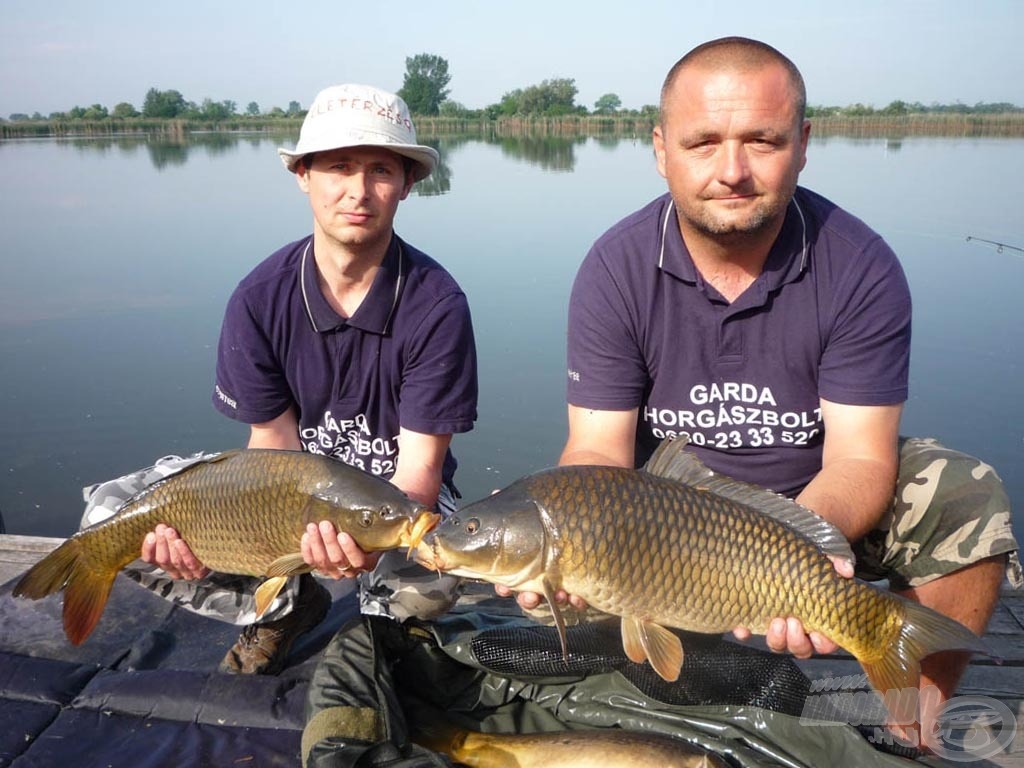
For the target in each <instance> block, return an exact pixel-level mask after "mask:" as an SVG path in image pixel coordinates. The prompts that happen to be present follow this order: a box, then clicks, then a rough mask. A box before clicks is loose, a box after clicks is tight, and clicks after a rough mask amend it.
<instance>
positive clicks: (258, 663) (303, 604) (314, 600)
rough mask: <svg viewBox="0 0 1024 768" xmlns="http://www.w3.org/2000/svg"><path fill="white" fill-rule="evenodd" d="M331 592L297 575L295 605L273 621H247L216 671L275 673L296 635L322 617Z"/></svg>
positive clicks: (326, 609) (313, 625) (238, 673)
mask: <svg viewBox="0 0 1024 768" xmlns="http://www.w3.org/2000/svg"><path fill="white" fill-rule="evenodd" d="M330 607H331V593H330V592H328V591H327V590H326V589H324V587H322V586H320V585H319V584H318V583H317V581H316V579H314V578H313V577H312V576H311V575H310V574H308V573H306V574H303V575H302V576H301V577H300V579H299V596H298V599H297V600H296V602H295V607H294V608H293V609H292V610H291V612H289V613H288V614H287V615H285V616H283V617H282V618H280V619H277V620H275V621H268V622H264V623H262V624H250V625H249V626H247V627H246V628H245V629H243V630H242V634H240V635H239V636H238V640H237V641H236V642H235V644H234V645H233V646H231V648H230V649H229V650H228V652H227V655H225V656H224V660H223V661H221V663H220V667H219V669H220V671H221V672H226V673H228V674H234V675H276V674H278V673H279V672H280V671H281V670H282V669H284V666H285V661H287V659H288V651H289V650H290V649H291V647H292V643H294V642H295V639H296V638H297V637H299V636H300V635H302V634H304V633H306V632H308V631H309V630H311V629H313V627H315V626H317V625H318V624H319V623H320V622H321V621H323V620H324V616H326V615H327V611H328V609H330Z"/></svg>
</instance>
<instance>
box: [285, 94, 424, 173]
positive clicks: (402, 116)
mask: <svg viewBox="0 0 1024 768" xmlns="http://www.w3.org/2000/svg"><path fill="white" fill-rule="evenodd" d="M343 147H383V148H384V149H389V150H391V151H392V152H395V153H396V154H399V155H403V156H404V157H408V158H409V159H411V160H413V161H415V163H416V165H415V166H414V168H413V178H414V179H415V180H416V181H420V180H421V179H425V178H427V176H429V175H430V173H431V171H433V170H434V166H435V165H436V164H437V161H438V154H437V150H435V149H434V148H433V147H425V146H423V145H422V144H417V143H416V129H415V128H414V127H413V124H412V119H411V118H410V117H409V107H408V106H406V103H405V102H404V101H403V100H402V98H401V97H400V96H397V95H395V94H393V93H388V92H387V91H382V90H380V89H379V88H373V87H372V86H369V85H354V84H345V85H334V86H331V87H330V88H325V89H324V90H322V91H320V93H318V94H317V95H316V99H314V100H313V105H312V106H311V107H310V108H309V112H307V113H306V119H305V120H303V121H302V130H301V131H300V132H299V143H298V145H297V146H296V147H295V151H292V150H288V149H284V148H280V149H278V150H277V154H278V155H280V156H281V160H282V161H283V162H284V165H285V167H286V168H287V169H288V170H289V171H291V172H292V173H295V168H296V167H297V166H298V164H299V160H301V159H302V158H303V157H304V156H305V155H308V154H310V153H313V152H326V151H328V150H331V149H341V148H343Z"/></svg>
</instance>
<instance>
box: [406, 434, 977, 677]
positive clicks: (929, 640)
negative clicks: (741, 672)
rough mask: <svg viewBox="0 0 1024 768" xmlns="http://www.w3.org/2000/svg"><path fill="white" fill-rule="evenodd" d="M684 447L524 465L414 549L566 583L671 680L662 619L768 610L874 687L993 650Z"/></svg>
mask: <svg viewBox="0 0 1024 768" xmlns="http://www.w3.org/2000/svg"><path fill="white" fill-rule="evenodd" d="M684 446H685V441H683V440H676V441H675V442H665V443H663V444H662V445H661V446H660V447H659V448H658V450H657V451H655V453H654V455H653V456H652V457H651V460H650V461H649V462H648V464H647V465H646V467H645V469H644V470H634V469H625V468H621V467H599V466H565V467H556V468H553V469H547V470H543V471H541V472H537V473H535V474H533V475H528V476H527V477H524V478H522V479H520V480H518V481H516V482H515V483H513V484H512V485H510V486H509V487H508V488H505V489H503V490H501V491H499V492H498V493H496V494H493V495H491V496H488V497H487V498H485V499H481V500H480V501H477V502H475V503H473V504H470V505H467V506H466V507H464V508H463V509H461V510H460V511H459V513H458V514H457V515H455V516H453V517H451V518H449V519H448V520H447V521H445V522H444V523H443V524H442V525H441V526H439V527H438V529H437V530H436V531H435V532H433V533H432V534H430V535H429V536H428V537H427V538H426V539H425V540H424V541H423V542H422V543H421V545H420V546H419V548H418V549H417V551H416V557H417V559H418V560H419V561H420V562H422V563H423V564H425V565H427V566H430V567H434V568H437V569H439V570H444V571H449V572H451V573H454V574H457V575H460V576H464V577H469V578H478V579H483V580H486V581H491V582H494V583H496V584H501V585H504V586H506V587H509V588H511V589H513V590H519V591H534V592H540V593H542V594H544V595H545V597H547V599H548V600H549V602H552V604H553V603H554V595H555V594H556V592H557V591H558V590H565V591H566V592H568V593H569V594H571V595H576V596H578V597H581V598H583V599H584V600H585V601H586V602H587V603H588V604H590V605H591V606H593V607H594V608H597V609H598V610H601V611H604V612H606V613H609V614H612V615H615V616H620V617H621V618H622V633H623V643H624V646H625V650H626V654H627V656H629V658H630V659H632V660H634V661H644V660H647V661H649V662H650V663H651V665H652V666H653V667H654V669H655V671H657V672H658V674H659V675H661V676H662V677H664V678H665V679H666V680H674V679H676V677H677V676H678V674H679V669H680V668H681V665H682V653H683V651H682V647H681V645H680V643H679V639H678V637H677V636H675V635H674V634H672V633H671V632H669V631H668V630H667V629H665V628H666V627H673V628H676V629H683V630H688V631H691V632H704V633H721V632H726V631H729V630H731V629H734V628H735V627H739V626H743V627H747V628H749V629H750V630H751V631H752V632H755V633H760V634H763V633H765V632H766V631H767V629H768V626H769V624H770V623H771V621H772V620H773V619H774V618H776V617H795V618H797V619H799V620H800V621H801V622H802V623H803V626H804V628H805V629H806V630H808V631H815V630H816V631H819V632H821V633H822V634H824V635H825V636H827V637H829V638H831V639H832V640H833V641H835V642H836V643H838V644H839V645H840V646H842V647H844V648H845V649H846V650H847V651H849V652H850V653H852V654H853V655H854V656H855V657H856V658H857V660H858V661H860V663H861V665H862V666H863V667H864V670H865V672H866V673H867V676H868V679H869V681H870V682H871V684H872V685H873V686H874V687H875V688H876V689H877V690H880V691H888V690H890V689H892V688H900V689H904V688H909V687H914V688H916V687H917V685H918V681H919V678H920V659H921V658H923V657H925V656H928V655H930V654H932V653H936V652H938V651H943V650H952V649H963V650H971V651H979V652H983V653H985V652H987V649H986V647H985V645H984V644H983V643H982V642H981V640H980V639H979V638H978V637H977V636H976V635H974V634H973V633H971V632H970V631H969V630H968V629H967V628H966V627H964V626H963V625H961V624H959V623H957V622H956V621H953V620H952V619H950V618H948V617H946V616H943V615H941V614H939V613H936V612H935V611H932V610H930V609H928V608H925V607H923V606H921V605H919V604H917V603H914V602H911V601H909V600H906V599H904V598H902V597H899V596H897V595H895V594H893V593H891V592H888V591H884V590H881V589H879V588H877V587H875V586H873V585H870V584H868V583H866V582H862V581H859V580H856V579H847V578H843V577H842V576H840V575H839V574H838V573H837V572H836V569H835V567H834V566H833V564H832V562H831V560H830V559H829V556H833V557H846V558H852V553H851V552H850V550H849V545H848V543H847V542H846V541H845V539H843V537H842V534H841V533H839V531H838V530H836V529H835V528H834V527H833V526H831V525H829V524H828V523H826V522H825V521H823V520H822V519H821V518H819V517H818V516H816V515H814V513H812V512H810V511H809V510H806V509H804V508H803V507H800V506H799V505H798V504H796V503H795V502H793V501H791V500H789V499H785V498H783V497H781V496H778V495H777V494H774V493H772V492H770V491H767V490H765V489H763V488H757V487H755V486H751V485H748V484H745V483H740V482H737V481H734V480H731V479H729V478H726V477H723V476H721V475H716V474H715V473H713V472H711V471H710V470H708V469H707V468H706V467H704V466H703V465H702V464H701V463H700V461H699V460H698V459H697V458H696V456H694V455H693V454H692V453H689V452H687V451H685V450H684ZM553 610H554V613H555V618H556V621H557V622H558V628H559V632H560V637H561V638H562V644H563V653H565V654H567V650H566V648H565V627H564V622H563V621H562V620H561V616H560V614H559V612H558V610H557V609H556V608H555V607H554V604H553Z"/></svg>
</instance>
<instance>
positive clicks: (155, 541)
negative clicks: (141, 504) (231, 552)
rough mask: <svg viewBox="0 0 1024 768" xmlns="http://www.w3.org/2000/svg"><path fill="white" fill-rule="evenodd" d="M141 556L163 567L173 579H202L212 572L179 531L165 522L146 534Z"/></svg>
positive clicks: (152, 563)
mask: <svg viewBox="0 0 1024 768" xmlns="http://www.w3.org/2000/svg"><path fill="white" fill-rule="evenodd" d="M140 557H141V558H142V559H143V560H145V561H146V562H147V563H149V564H150V565H155V566H157V567H158V568H161V569H163V571H164V572H165V573H166V574H167V575H168V576H170V577H171V578H172V579H201V578H203V577H204V576H206V575H207V574H208V573H209V572H210V569H209V568H207V567H206V566H205V565H203V564H202V563H201V562H199V558H198V557H196V556H195V555H194V554H193V553H192V550H191V549H190V548H189V546H188V544H186V543H185V541H184V539H182V538H181V537H179V536H178V532H177V531H176V530H174V529H173V528H171V527H169V526H167V525H164V524H163V523H158V524H157V526H156V530H153V531H151V532H149V533H147V534H146V538H145V539H143V540H142V554H141V555H140Z"/></svg>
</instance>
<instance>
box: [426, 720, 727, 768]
mask: <svg viewBox="0 0 1024 768" xmlns="http://www.w3.org/2000/svg"><path fill="white" fill-rule="evenodd" d="M413 740H414V741H416V742H417V743H419V744H421V745H423V746H425V747H427V748H429V749H432V750H434V751H435V752H443V753H445V754H446V755H449V756H450V757H451V758H452V759H453V760H454V761H455V762H456V763H459V764H461V765H467V766H469V767H470V768H651V766H656V768H727V766H728V763H726V762H725V761H724V760H723V759H722V758H720V757H717V756H716V755H713V754H711V753H709V752H705V751H703V750H702V749H699V748H697V747H694V746H691V745H690V744H688V743H687V742H685V741H682V740H680V739H675V738H672V737H671V736H665V735H662V734H659V733H650V732H639V731H627V730H621V729H618V728H597V729H587V730H576V731H559V732H555V733H534V734H528V733H522V734H502V733H479V732H476V731H464V730H459V729H449V730H448V731H447V732H446V733H443V734H431V735H430V736H429V737H428V736H425V735H424V734H423V733H418V734H415V735H414V736H413Z"/></svg>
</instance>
